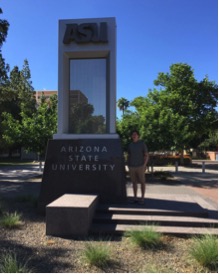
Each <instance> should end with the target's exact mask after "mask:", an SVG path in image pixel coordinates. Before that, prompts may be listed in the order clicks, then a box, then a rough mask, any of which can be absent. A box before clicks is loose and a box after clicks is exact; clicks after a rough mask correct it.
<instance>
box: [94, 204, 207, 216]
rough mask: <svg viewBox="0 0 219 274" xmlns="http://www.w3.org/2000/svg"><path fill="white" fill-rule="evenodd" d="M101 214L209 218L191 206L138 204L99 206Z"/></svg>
mask: <svg viewBox="0 0 219 274" xmlns="http://www.w3.org/2000/svg"><path fill="white" fill-rule="evenodd" d="M97 212H99V213H101V212H102V213H106V212H108V213H111V214H128V215H136V214H137V215H153V216H155V215H163V216H193V217H203V218H205V217H208V211H207V210H205V209H203V208H201V207H198V206H191V207H190V208H186V209H185V208H176V207H173V208H165V207H162V206H161V207H160V208H156V207H153V205H152V206H150V207H147V205H144V206H141V205H138V204H133V205H104V204H103V205H99V206H98V208H97Z"/></svg>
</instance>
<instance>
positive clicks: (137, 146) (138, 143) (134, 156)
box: [128, 130, 149, 204]
mask: <svg viewBox="0 0 219 274" xmlns="http://www.w3.org/2000/svg"><path fill="white" fill-rule="evenodd" d="M131 138H132V142H131V143H130V144H129V146H128V166H129V173H130V178H131V181H132V184H133V192H134V202H135V203H136V202H138V200H137V190H138V183H140V184H141V199H140V200H139V203H140V204H144V195H145V170H146V165H147V163H148V160H149V154H148V149H147V146H146V144H145V143H144V141H142V140H140V136H139V132H138V131H137V130H133V131H132V132H131Z"/></svg>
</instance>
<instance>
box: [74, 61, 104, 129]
mask: <svg viewBox="0 0 219 274" xmlns="http://www.w3.org/2000/svg"><path fill="white" fill-rule="evenodd" d="M69 133H74V134H89V133H91V134H101V133H106V59H72V60H70V89H69Z"/></svg>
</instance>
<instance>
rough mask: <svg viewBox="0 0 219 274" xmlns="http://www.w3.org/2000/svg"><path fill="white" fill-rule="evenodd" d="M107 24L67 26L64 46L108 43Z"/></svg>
mask: <svg viewBox="0 0 219 274" xmlns="http://www.w3.org/2000/svg"><path fill="white" fill-rule="evenodd" d="M107 36H108V33H107V23H106V22H101V23H100V24H97V23H83V24H66V30H65V35H64V38H63V43H64V44H70V43H71V42H75V43H89V42H91V43H107V42H108V37H107Z"/></svg>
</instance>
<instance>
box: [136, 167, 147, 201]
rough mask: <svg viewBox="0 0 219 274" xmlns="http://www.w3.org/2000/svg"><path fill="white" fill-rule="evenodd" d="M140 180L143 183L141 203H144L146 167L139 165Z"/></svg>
mask: <svg viewBox="0 0 219 274" xmlns="http://www.w3.org/2000/svg"><path fill="white" fill-rule="evenodd" d="M138 177H139V182H140V184H141V203H144V196H145V188H146V187H145V167H144V166H143V167H139V170H138Z"/></svg>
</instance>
